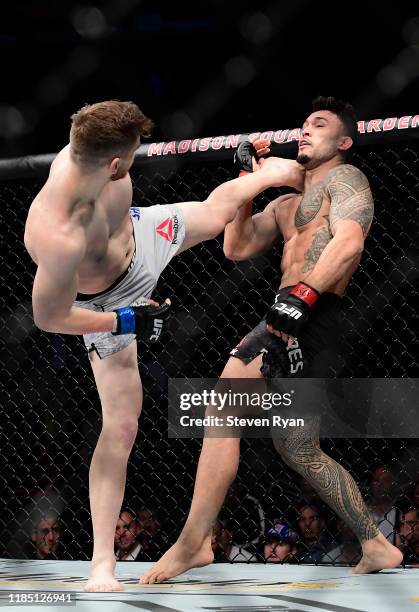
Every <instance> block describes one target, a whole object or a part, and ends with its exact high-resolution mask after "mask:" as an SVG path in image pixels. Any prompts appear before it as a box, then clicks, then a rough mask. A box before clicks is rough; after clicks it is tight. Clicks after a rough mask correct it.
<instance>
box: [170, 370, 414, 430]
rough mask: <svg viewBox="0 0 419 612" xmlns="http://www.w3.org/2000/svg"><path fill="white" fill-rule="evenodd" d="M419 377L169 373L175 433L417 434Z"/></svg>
mask: <svg viewBox="0 0 419 612" xmlns="http://www.w3.org/2000/svg"><path fill="white" fill-rule="evenodd" d="M418 393H419V379H417V378H294V379H290V378H278V379H271V380H269V381H265V380H264V379H231V378H222V379H206V378H172V379H170V380H169V402H168V435H169V438H196V437H197V438H202V437H204V436H206V437H215V438H223V437H228V438H235V437H246V438H273V439H275V438H277V439H278V440H280V439H281V438H289V437H290V436H293V437H295V439H296V440H297V439H302V438H304V437H313V436H320V437H330V438H381V437H382V438H419V418H418V415H417V408H418Z"/></svg>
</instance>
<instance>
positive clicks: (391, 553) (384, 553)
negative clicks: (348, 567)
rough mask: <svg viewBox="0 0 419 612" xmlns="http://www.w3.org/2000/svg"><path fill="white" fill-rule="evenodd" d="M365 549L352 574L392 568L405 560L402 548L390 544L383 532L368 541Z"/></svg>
mask: <svg viewBox="0 0 419 612" xmlns="http://www.w3.org/2000/svg"><path fill="white" fill-rule="evenodd" d="M363 549H364V550H363V553H364V554H363V555H362V559H361V561H360V562H359V563H358V565H357V566H356V567H354V568H353V570H352V571H351V572H350V573H351V574H371V573H372V572H379V571H380V570H382V569H391V568H393V567H398V566H399V565H400V563H401V562H402V560H403V555H402V553H401V552H400V550H399V549H398V548H396V547H395V546H393V544H390V542H388V540H386V538H385V537H384V536H383V535H382V534H380V535H379V536H377V537H376V538H374V539H372V540H369V541H368V542H366V543H365V544H364V546H363Z"/></svg>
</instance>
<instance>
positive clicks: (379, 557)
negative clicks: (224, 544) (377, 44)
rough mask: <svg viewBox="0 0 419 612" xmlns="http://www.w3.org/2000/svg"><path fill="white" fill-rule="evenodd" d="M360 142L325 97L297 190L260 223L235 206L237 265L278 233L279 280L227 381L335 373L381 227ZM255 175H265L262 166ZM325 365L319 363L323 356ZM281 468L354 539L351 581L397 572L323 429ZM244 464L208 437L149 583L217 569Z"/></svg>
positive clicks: (338, 105)
mask: <svg viewBox="0 0 419 612" xmlns="http://www.w3.org/2000/svg"><path fill="white" fill-rule="evenodd" d="M356 135H357V123H356V120H355V116H354V111H353V108H352V106H351V105H350V104H348V103H346V102H342V101H340V100H337V99H335V98H332V97H319V98H317V99H316V100H314V102H313V108H312V113H311V114H310V115H309V116H308V117H307V119H306V120H305V122H304V124H303V126H302V130H301V137H300V141H299V148H298V157H297V162H299V163H300V164H301V165H302V166H303V167H304V169H305V177H304V185H303V186H302V193H301V194H298V195H296V194H291V195H290V194H288V195H285V196H281V197H279V198H277V199H275V200H274V201H272V202H270V203H269V204H268V205H267V206H266V208H265V209H264V211H263V212H261V213H258V214H255V215H253V216H252V202H251V201H249V202H248V203H247V204H246V205H245V206H243V207H242V208H241V209H239V210H238V212H237V214H236V216H235V218H234V220H233V221H232V222H231V223H229V224H228V225H227V227H226V230H225V238H224V252H225V254H226V256H227V257H228V258H229V259H233V260H244V259H251V258H252V257H256V256H258V255H260V254H262V253H264V252H265V251H267V250H268V249H270V248H271V247H272V246H273V245H274V243H275V242H277V241H278V240H279V239H280V238H281V237H282V240H283V242H284V247H283V254H282V261H281V271H282V277H281V284H280V287H279V290H278V293H277V296H276V300H275V303H274V304H273V305H272V307H271V308H270V309H269V311H268V314H267V316H266V317H264V318H263V319H262V320H261V321H260V323H259V324H258V325H257V326H256V327H255V328H254V329H253V330H252V331H250V332H249V333H248V334H247V335H246V336H245V338H244V339H243V340H242V341H241V342H240V343H239V344H238V345H237V346H236V347H235V348H233V350H232V351H231V353H230V359H229V360H228V362H227V364H226V366H225V369H224V371H223V373H222V375H221V377H222V378H223V377H224V378H233V379H234V378H257V377H260V376H264V377H265V378H266V379H272V378H279V377H296V376H299V377H301V376H304V377H327V376H328V368H329V364H328V363H327V362H326V361H324V363H323V360H322V359H321V357H320V355H321V354H322V353H323V354H324V353H325V350H326V349H327V348H328V347H329V346H331V345H333V343H334V341H335V339H336V337H337V336H338V334H339V327H340V323H339V313H340V307H341V300H342V296H343V294H344V292H345V289H346V287H347V285H348V283H349V282H350V280H351V277H352V275H353V274H354V272H355V270H356V269H357V267H358V265H359V262H360V258H361V254H362V251H363V248H364V240H365V238H366V236H367V234H368V231H369V228H370V226H371V223H372V220H373V198H372V195H371V191H370V187H369V184H368V180H367V178H366V177H365V175H364V174H363V173H362V172H361V171H360V170H359V169H358V168H356V167H355V166H353V165H351V164H348V163H345V158H346V156H347V153H348V152H349V150H350V149H351V147H352V145H353V144H354V141H355V140H356ZM268 147H269V142H268V141H264V140H262V139H259V140H254V142H253V143H249V142H247V143H243V144H242V145H240V147H239V149H238V151H237V153H236V162H237V163H238V166H239V169H240V170H241V171H245V172H252V171H253V170H256V169H258V166H259V167H262V168H263V165H264V163H266V161H265V160H264V159H263V157H261V159H260V160H259V162H258V163H256V159H257V158H258V156H263V155H264V154H265V153H267V152H268V151H269V148H268ZM258 171H259V170H258ZM319 357H320V358H319ZM275 445H276V448H277V450H278V451H279V452H280V454H281V456H282V459H283V461H284V462H285V463H286V464H287V465H289V466H290V467H291V468H292V469H294V470H295V471H296V472H298V474H300V475H302V476H303V477H304V478H305V479H306V480H307V481H308V482H309V483H310V485H311V486H312V487H313V488H314V489H315V491H316V492H317V494H318V495H319V496H320V497H321V498H322V499H323V500H324V501H325V502H326V503H327V504H328V505H329V506H330V507H331V508H332V509H333V510H334V511H335V512H336V514H338V516H339V517H340V518H341V519H343V520H344V521H345V522H346V523H347V524H348V526H349V527H350V528H351V529H352V531H353V532H354V533H355V534H356V535H357V537H358V539H359V541H360V543H361V545H362V550H363V556H362V559H361V561H360V562H359V563H358V565H357V566H356V567H355V568H354V569H353V573H356V574H361V573H368V572H373V571H377V570H380V569H384V568H392V567H396V566H397V565H399V564H400V562H401V560H402V555H401V553H400V551H399V550H398V549H397V548H396V547H394V546H392V545H391V544H390V543H389V542H388V541H387V540H386V539H385V538H384V536H383V535H382V534H381V533H380V531H379V529H378V527H377V525H376V523H375V522H374V519H373V517H372V515H371V513H370V512H369V510H368V509H367V507H366V505H365V503H364V501H363V499H362V496H361V494H360V492H359V489H358V486H357V485H356V483H355V481H354V480H353V478H352V477H351V476H350V474H349V473H348V472H347V471H346V470H345V469H344V468H343V467H342V466H341V465H339V464H338V463H337V462H336V461H334V460H333V459H332V458H331V457H329V456H328V455H326V454H325V453H324V452H323V451H322V450H321V448H320V444H319V438H318V429H316V428H313V429H312V430H311V431H310V432H309V431H307V430H305V431H304V430H299V431H297V432H296V433H292V434H290V435H289V436H287V437H286V438H281V440H277V441H276V443H275ZM239 456H240V440H239V439H238V438H214V437H206V438H205V439H204V442H203V446H202V452H201V457H200V461H199V465H198V471H197V477H196V483H195V491H194V496H193V500H192V505H191V509H190V512H189V516H188V518H187V521H186V524H185V526H184V528H183V530H182V533H181V534H180V536H179V538H178V540H177V542H176V543H175V544H174V545H173V546H172V547H171V548H170V549H169V550H168V551H167V552H166V554H165V555H164V556H163V557H162V558H161V559H160V560H159V561H158V563H157V564H156V565H155V566H154V567H153V568H152V569H151V570H150V571H148V572H147V573H146V574H145V575H144V576H143V578H142V582H149V583H155V582H162V581H163V580H166V579H168V578H171V577H173V576H176V575H178V574H180V573H181V572H184V571H185V570H187V569H189V568H190V567H196V566H202V565H206V564H208V563H211V562H212V559H213V555H212V551H211V529H212V525H213V523H214V521H215V520H216V517H217V514H218V512H219V510H220V508H221V506H222V503H223V501H224V497H225V495H226V492H227V490H228V487H229V486H230V484H231V483H232V481H233V480H234V478H235V476H236V473H237V468H238V463H239Z"/></svg>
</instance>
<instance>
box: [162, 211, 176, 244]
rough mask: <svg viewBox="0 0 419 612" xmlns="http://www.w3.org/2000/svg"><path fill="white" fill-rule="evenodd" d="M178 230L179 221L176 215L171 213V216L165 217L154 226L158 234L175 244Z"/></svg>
mask: <svg viewBox="0 0 419 612" xmlns="http://www.w3.org/2000/svg"><path fill="white" fill-rule="evenodd" d="M178 231H179V221H178V218H177V215H173V217H167V219H165V220H164V221H162V222H161V223H160V225H158V226H157V227H156V232H157V233H158V235H159V236H161V237H162V238H164V239H165V240H167V241H168V242H171V243H172V244H177V235H178Z"/></svg>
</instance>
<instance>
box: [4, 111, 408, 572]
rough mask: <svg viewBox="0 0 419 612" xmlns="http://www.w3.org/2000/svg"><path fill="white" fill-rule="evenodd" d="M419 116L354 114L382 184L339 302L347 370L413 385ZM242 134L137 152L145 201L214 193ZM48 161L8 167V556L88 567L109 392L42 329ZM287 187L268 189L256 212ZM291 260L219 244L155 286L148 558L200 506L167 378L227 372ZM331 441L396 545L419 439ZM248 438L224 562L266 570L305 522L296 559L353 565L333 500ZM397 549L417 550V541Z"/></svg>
mask: <svg viewBox="0 0 419 612" xmlns="http://www.w3.org/2000/svg"><path fill="white" fill-rule="evenodd" d="M417 119H418V117H410V118H401V119H398V120H395V119H394V120H393V119H392V120H391V121H392V124H391V126H390V128H388V126H389V125H390V124H389V123H388V121H389V120H385V121H380V122H378V121H376V122H370V123H366V122H360V131H361V132H364V133H361V134H360V144H359V147H358V149H357V152H356V153H355V154H354V156H353V158H352V160H351V162H352V163H353V164H355V165H357V166H358V167H359V168H361V169H362V170H363V171H364V172H365V174H366V175H367V177H368V179H369V180H370V183H371V187H372V191H373V194H374V199H375V205H376V218H375V222H374V224H373V228H372V231H371V234H370V236H369V237H368V239H367V243H366V251H365V252H364V254H363V258H362V264H361V267H360V269H359V270H358V271H357V272H356V274H355V276H354V278H353V280H352V282H351V283H350V285H349V288H348V291H347V294H346V296H345V298H344V316H343V326H344V334H343V337H344V343H343V345H342V347H341V354H340V356H339V358H338V361H337V363H336V372H337V375H338V376H344V377H416V376H417V375H418V365H417V355H418V339H417V336H416V334H415V333H414V331H413V330H414V329H415V321H416V323H417V315H416V311H417V284H418V266H417V263H418V246H417V236H418V201H419V164H418V143H417V140H416V138H417V133H418V132H419V129H418V128H417V127H416V125H417V123H415V121H417ZM386 121H387V123H386ZM386 126H387V127H386ZM270 135H272V138H273V140H274V144H273V151H272V152H273V153H274V154H277V155H283V156H285V157H292V156H294V155H295V149H296V148H295V142H293V141H294V140H295V137H296V136H295V130H294V131H291V130H286V131H279V132H274V133H273V134H270ZM245 137H246V136H245V135H240V136H235V137H234V138H233V137H231V138H229V137H227V138H225V137H223V138H213V139H201V140H199V141H198V140H196V141H192V142H190V141H184V142H183V143H160V144H153V145H142V147H141V148H140V150H139V153H138V155H137V158H136V162H135V165H134V167H133V171H132V179H133V184H134V205H137V206H147V205H152V204H157V203H173V202H178V201H189V200H203V199H205V197H206V196H207V195H208V194H209V193H210V191H211V190H212V189H213V188H215V187H216V186H217V185H218V184H220V183H221V182H223V181H225V180H227V179H230V178H233V177H234V170H233V164H232V156H233V149H234V146H237V144H238V142H239V141H240V140H241V139H243V138H245ZM275 141H277V142H278V141H279V142H280V141H283V143H282V144H275ZM51 159H52V156H39V157H35V158H21V159H15V160H3V161H1V162H0V197H1V207H0V211H1V238H2V240H1V267H0V274H1V283H2V296H1V302H0V315H1V331H0V337H1V346H0V363H1V377H0V385H1V428H0V455H1V464H2V469H1V474H0V479H1V488H2V496H1V503H2V512H1V518H0V530H1V535H0V556H3V557H6V558H7V557H13V558H36V557H38V558H39V557H41V558H42V556H43V557H44V558H46V557H53V558H58V559H80V560H87V559H89V558H90V557H91V552H92V531H91V520H90V512H89V502H88V469H89V463H90V458H91V455H92V452H93V449H94V446H95V443H96V439H97V437H98V434H99V431H100V426H101V415H100V404H99V399H98V395H97V392H96V389H95V385H94V381H93V377H92V373H91V371H90V366H89V361H88V358H87V356H86V353H85V349H84V346H83V344H82V340H81V338H79V337H72V336H62V335H58V334H48V333H43V332H42V331H40V330H39V329H37V328H36V327H35V326H34V324H33V320H32V308H31V289H32V283H33V277H34V272H35V266H34V264H33V262H32V261H31V259H30V258H29V256H28V254H27V252H26V250H25V248H24V245H23V228H24V223H25V219H26V215H27V212H28V208H29V206H30V204H31V201H32V199H33V198H34V196H35V195H36V193H37V192H38V190H39V189H40V187H41V186H42V184H43V182H44V181H45V178H46V175H47V172H48V167H49V164H50V161H51ZM277 193H278V192H277V190H268V191H267V192H265V193H264V194H262V195H261V196H260V197H259V198H258V199H257V201H256V209H261V208H263V207H264V205H265V204H266V203H267V202H268V201H270V200H271V199H272V198H273V197H275V196H276V195H277ZM280 256H281V246H280V245H279V246H278V247H277V248H274V249H273V250H272V251H271V252H269V253H267V254H266V255H265V256H263V257H259V258H257V259H255V260H252V261H245V262H238V263H237V262H232V261H228V260H226V259H225V257H224V255H223V251H222V236H220V237H218V238H217V239H216V240H212V241H208V242H205V243H202V244H200V245H198V246H196V247H195V248H193V249H192V250H190V251H188V252H185V253H184V254H182V255H180V256H179V257H175V258H174V259H173V260H172V262H171V264H170V265H169V266H168V268H166V270H165V271H164V273H163V275H162V277H161V278H160V281H159V284H158V287H157V289H156V291H155V299H158V300H162V299H164V298H166V297H167V296H170V297H171V299H172V303H173V310H174V313H175V314H174V317H173V320H172V324H171V330H170V333H169V334H166V337H165V338H164V340H163V341H161V342H159V343H157V344H154V345H152V346H146V345H143V344H141V343H139V366H140V371H141V376H142V380H143V385H144V389H145V397H144V407H143V412H142V416H141V421H140V432H139V434H138V438H137V441H136V444H135V446H134V449H133V452H132V454H131V458H130V462H129V465H128V474H127V488H126V493H125V500H124V504H123V507H124V508H126V509H127V510H128V511H130V513H131V519H133V520H134V523H133V524H135V521H138V524H139V525H140V526H141V528H140V529H139V530H138V531H139V535H138V534H137V532H136V537H137V540H138V542H139V543H141V544H142V549H141V552H140V555H139V556H138V557H137V560H139V561H141V560H156V559H157V558H158V557H159V556H160V555H161V554H162V553H163V552H164V551H165V550H166V549H167V548H168V546H169V545H170V544H172V543H173V542H174V541H175V540H176V538H177V536H178V534H179V531H180V529H181V527H182V525H183V523H184V520H185V517H186V514H187V512H188V509H189V505H190V501H191V497H192V492H193V483H194V477H195V471H196V464H197V460H198V458H199V452H200V447H201V441H200V440H196V439H189V440H181V439H178V440H175V439H170V440H169V439H168V437H167V380H168V377H184V376H187V377H216V376H217V375H219V374H220V372H221V371H222V369H223V366H224V364H225V362H226V360H227V358H228V352H229V349H230V348H231V347H232V346H234V345H235V344H236V343H237V342H238V340H239V339H241V338H242V337H243V336H244V335H245V334H246V333H247V332H248V331H249V330H250V329H251V328H252V327H253V326H254V325H255V324H256V323H258V321H259V320H260V318H261V316H262V315H263V314H264V312H265V311H266V308H267V307H268V306H269V305H270V304H271V302H272V300H273V296H274V293H275V289H276V288H277V286H278V285H279V281H280V272H279V260H280ZM361 313H362V314H361ZM321 442H322V447H323V449H324V450H325V451H326V452H327V453H329V454H330V455H331V456H332V457H333V458H335V459H336V460H337V461H339V462H341V463H342V465H343V466H344V467H345V468H347V469H348V470H349V471H350V472H351V473H352V475H353V476H354V478H355V479H356V481H357V483H358V484H359V486H360V488H361V491H362V493H363V494H364V496H366V498H367V499H368V500H370V503H371V504H372V503H373V500H374V499H375V500H377V499H378V500H379V501H378V502H377V504H378V505H377V507H378V510H377V518H378V520H379V521H380V527H381V529H382V531H383V532H384V533H385V534H386V536H387V537H388V538H389V539H390V540H391V541H394V540H395V538H396V537H399V538H400V536H397V533H398V532H400V533H404V534H405V536H406V526H405V525H404V527H403V529H401V527H400V525H401V517H402V518H403V517H404V518H406V517H407V515H406V516H404V514H405V513H406V512H407V511H409V510H410V508H411V507H412V506H415V505H416V506H419V485H418V484H417V483H418V479H419V462H418V460H419V445H418V442H417V440H415V439H399V438H391V437H389V438H378V439H375V438H374V439H373V438H369V439H350V440H348V439H346V440H345V439H322V441H321ZM241 444H242V455H241V462H240V468H239V474H238V477H237V480H236V482H235V483H234V485H233V486H232V487H231V489H230V491H229V494H228V496H227V499H226V502H225V505H224V507H223V509H222V511H221V514H220V522H219V523H218V524H217V529H216V534H215V537H214V542H215V544H214V547H215V549H216V553H217V558H218V559H221V560H223V561H226V560H230V561H233V562H234V561H243V560H251V561H264V558H265V557H264V536H263V534H264V532H265V530H266V529H267V528H268V527H269V526H271V525H272V524H276V525H277V524H278V523H281V524H282V523H284V522H286V523H287V524H288V525H290V526H291V528H292V529H294V530H296V531H297V532H298V533H299V534H302V535H303V536H304V533H305V535H306V536H307V533H308V531H307V529H308V530H310V527H307V525H308V524H309V523H310V524H311V525H314V527H313V529H314V532H313V533H314V535H313V533H312V534H311V541H309V540H310V538H309V537H308V536H307V537H305V538H304V537H302V539H301V540H300V541H299V543H298V545H297V551H295V550H293V551H292V552H293V553H294V557H293V559H292V560H297V561H298V560H299V561H306V562H315V563H318V562H329V563H338V562H342V561H343V562H346V563H351V562H355V561H356V558H357V556H358V554H359V550H358V549H357V546H356V545H355V544H354V543H353V536H351V534H348V533H347V531H346V532H345V529H344V528H343V527H342V525H340V524H339V521H337V520H336V517H335V516H334V515H333V514H332V513H331V512H330V511H328V510H327V508H324V507H323V506H320V507H319V505H318V503H317V498H316V497H315V495H314V492H313V491H312V490H311V489H310V487H309V486H308V485H307V483H306V482H304V481H302V480H301V478H300V477H298V476H297V475H296V474H295V473H293V472H291V471H290V469H289V468H288V467H287V466H285V465H284V464H283V463H282V462H281V460H280V458H279V456H278V455H277V454H276V453H275V451H274V450H273V446H272V443H271V441H270V440H265V439H260V440H255V439H253V440H242V443H241ZM380 503H381V506H380ZM414 512H415V511H413V517H414V518H415V517H416V519H417V518H419V517H418V516H417V515H415V514H414ZM128 518H130V517H128ZM407 518H411V515H409V516H408V517H407ZM416 519H415V520H416ZM124 521H125V523H126V522H127V519H126V516H125V517H124ZM312 521H314V523H313V522H312ZM413 523H414V521H413V522H412V520H411V521H410V527H411V529H413V528H414V527H413ZM277 526H278V525H277ZM418 528H419V524H418ZM403 530H404V531H403ZM309 535H310V534H309ZM47 539H50V540H51V541H52V544H51V545H50V547H49V548H48V549H45V547H44V548H43V547H42V543H43V542H44V543H45V541H46V540H47ZM402 540H403V543H404V544H405V545H406V546H408V545H409V542H410V540H409V538H407V539H406V537H404V539H403V538H402ZM313 542H314V546H313ZM232 545H233V546H232ZM336 551H338V553H336ZM328 553H330V554H328ZM415 554H416V553H415V550H413V549H412V550H409V556H408V559H410V560H412V559H413V561H414V560H415V559H416V561H417V562H419V557H418V555H416V557H415ZM345 555H346V556H345ZM412 555H413V556H412ZM288 560H290V557H288Z"/></svg>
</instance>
